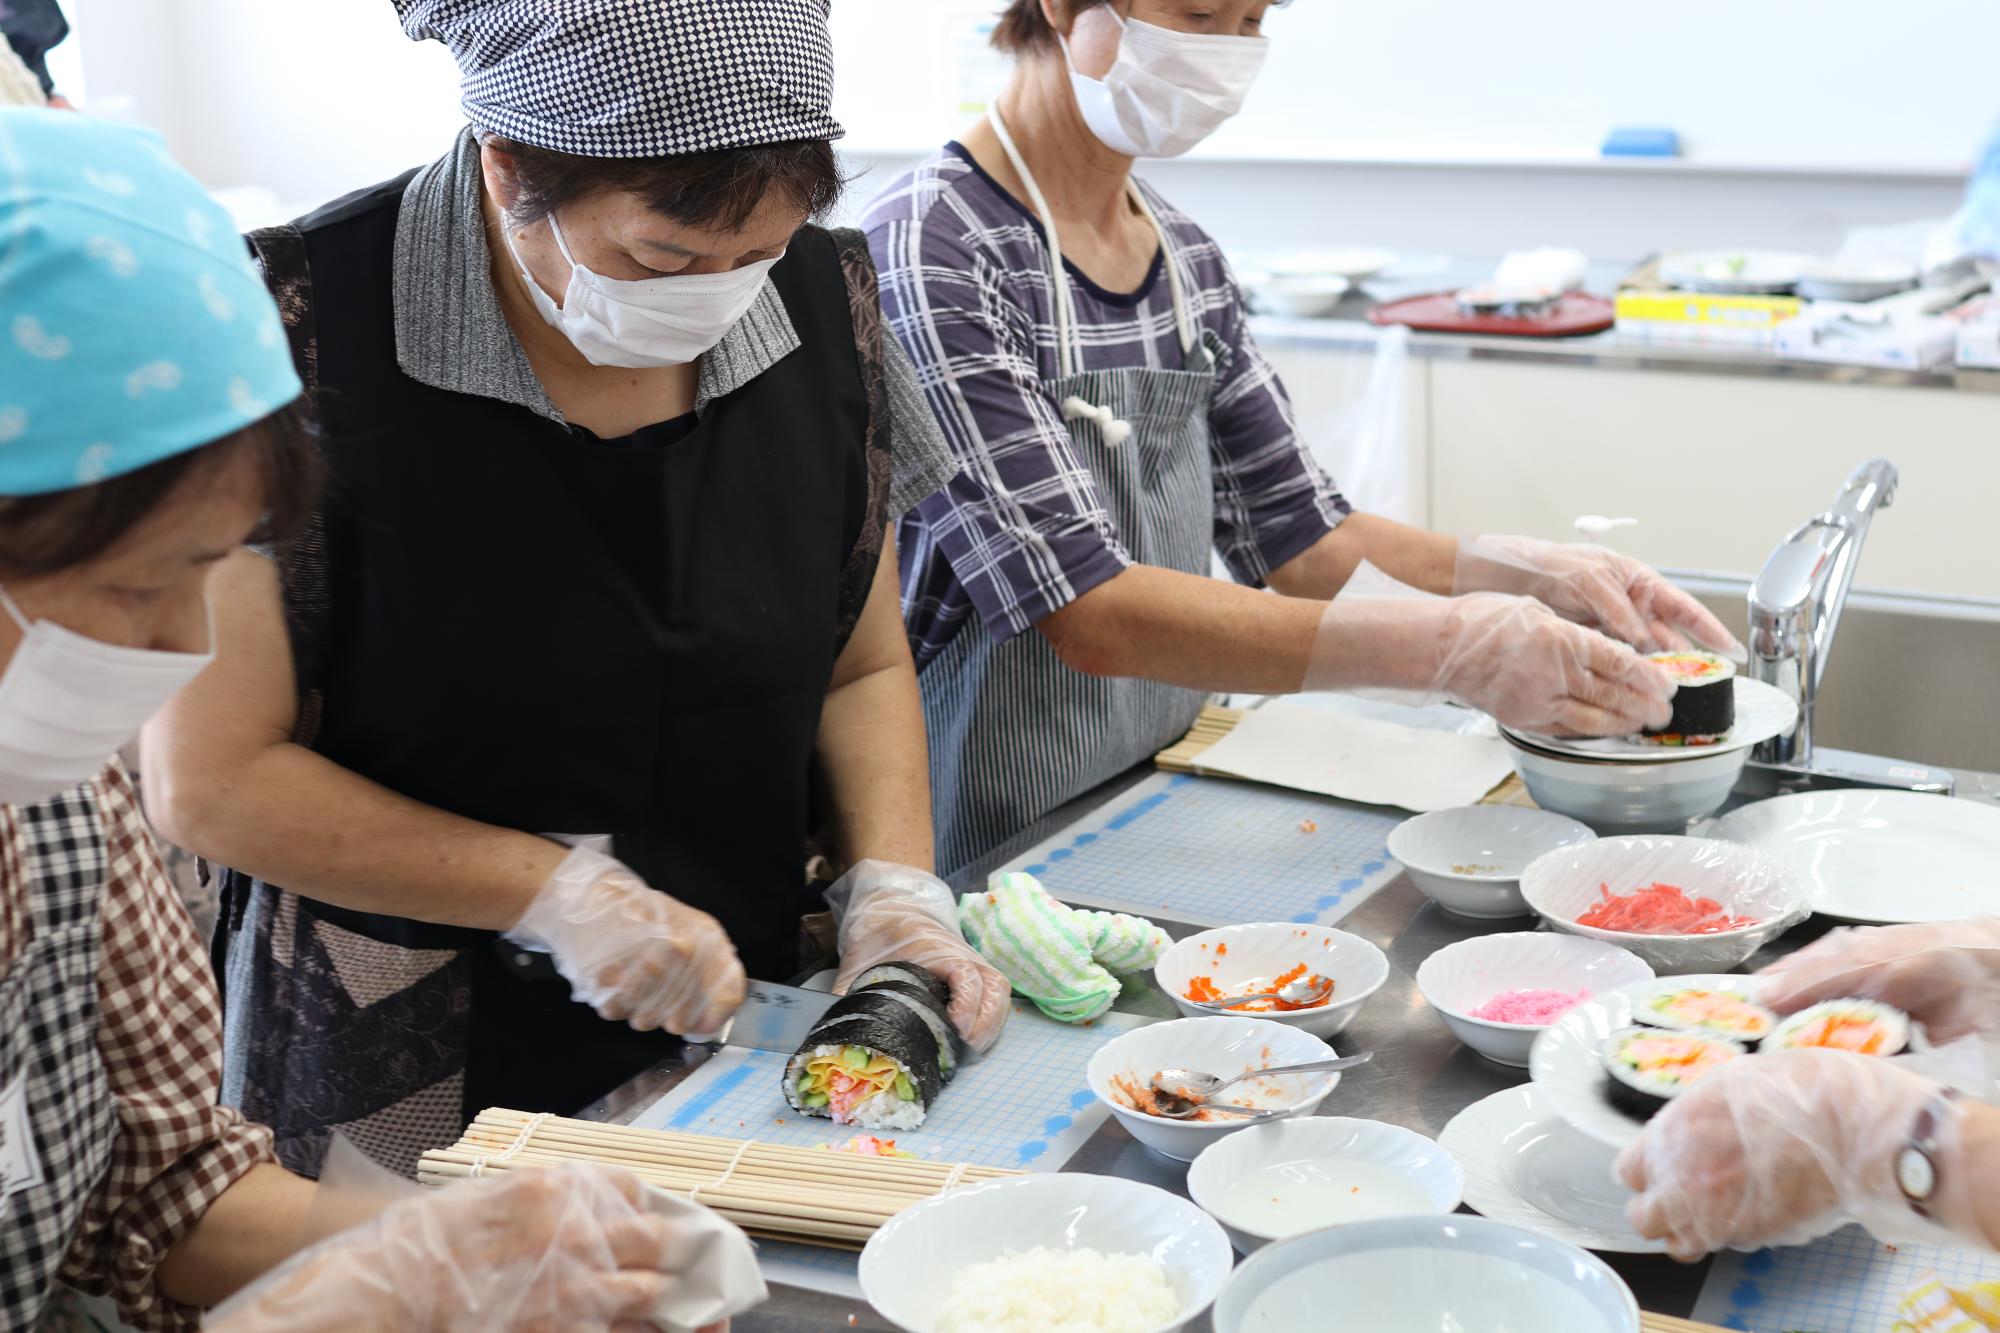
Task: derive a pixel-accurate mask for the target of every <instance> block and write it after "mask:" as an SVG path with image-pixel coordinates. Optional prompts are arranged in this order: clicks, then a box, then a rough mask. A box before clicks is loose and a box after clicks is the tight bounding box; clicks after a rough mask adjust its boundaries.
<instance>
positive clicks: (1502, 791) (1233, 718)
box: [1153, 704, 1534, 806]
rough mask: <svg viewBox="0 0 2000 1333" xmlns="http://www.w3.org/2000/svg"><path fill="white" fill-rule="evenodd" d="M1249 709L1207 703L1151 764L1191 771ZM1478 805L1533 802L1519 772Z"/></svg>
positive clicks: (1171, 769) (1530, 804)
mask: <svg viewBox="0 0 2000 1333" xmlns="http://www.w3.org/2000/svg"><path fill="white" fill-rule="evenodd" d="M1249 711H1250V710H1249V709H1247V708H1223V707H1220V706H1218V705H1216V704H1210V705H1208V706H1207V707H1206V708H1203V709H1202V710H1201V716H1200V717H1198V718H1196V719H1195V720H1194V725H1193V726H1192V727H1189V728H1188V734H1187V735H1185V736H1183V737H1181V738H1180V739H1179V740H1178V741H1175V742H1174V743H1173V744H1172V745H1170V746H1168V747H1167V748H1166V749H1164V750H1162V751H1160V752H1159V753H1158V754H1156V755H1154V756H1153V763H1154V764H1155V765H1156V766H1157V767H1159V768H1163V769H1165V770H1166V771H1167V772H1169V773H1193V772H1195V771H1196V769H1195V761H1196V760H1198V759H1200V758H1201V756H1202V755H1204V754H1206V753H1208V751H1209V749H1210V748H1211V747H1212V746H1214V745H1215V743H1216V742H1217V741H1220V740H1221V739H1222V738H1223V737H1224V736H1227V735H1228V734H1229V733H1230V732H1232V731H1234V730H1235V729H1236V724H1237V723H1238V722H1241V721H1242V720H1243V719H1244V717H1245V716H1246V715H1247V714H1248V713H1249ZM1204 776H1208V777H1218V778H1228V777H1229V775H1228V774H1226V773H1212V774H1205V775H1204ZM1480 804H1481V805H1523V806H1533V805H1534V801H1533V800H1532V799H1530V798H1529V796H1528V789H1527V788H1526V787H1524V786H1522V785H1521V778H1520V775H1519V774H1515V775H1514V776H1512V777H1509V778H1508V779H1507V780H1506V781H1505V782H1503V783H1501V784H1500V785H1499V786H1497V787H1495V788H1494V789H1493V790H1492V791H1490V792H1488V793H1487V794H1486V798H1485V799H1484V800H1483V801H1481V802H1480Z"/></svg>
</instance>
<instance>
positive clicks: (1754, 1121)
mask: <svg viewBox="0 0 2000 1333" xmlns="http://www.w3.org/2000/svg"><path fill="white" fill-rule="evenodd" d="M1920 1124H1921V1125H1922V1127H1923V1129H1924V1131H1925V1133H1924V1137H1925V1138H1927V1139H1928V1140H1929V1141H1930V1142H1932V1143H1933V1144H1935V1148H1934V1150H1933V1153H1934V1157H1935V1161H1934V1162H1933V1165H1934V1167H1935V1169H1936V1177H1937V1186H1936V1192H1935V1193H1934V1194H1933V1195H1932V1197H1931V1199H1930V1201H1929V1204H1928V1205H1927V1206H1928V1209H1929V1212H1930V1214H1931V1220H1929V1221H1926V1219H1925V1218H1924V1217H1923V1216H1922V1215H1920V1214H1919V1213H1918V1212H1917V1211H1916V1210H1915V1209H1914V1208H1912V1207H1911V1206H1910V1201H1909V1199H1908V1198H1907V1197H1906V1196H1905V1194H1904V1192H1903V1188H1902V1186H1901V1185H1900V1184H1899V1183H1898V1175H1897V1173H1898V1169H1899V1166H1900V1165H1901V1164H1902V1159H1903V1157H1904V1149H1905V1148H1906V1146H1907V1145H1908V1144H1909V1143H1910V1142H1911V1141H1912V1139H1913V1138H1915V1137H1917V1136H1918V1133H1919V1128H1920ZM1614 1170H1615V1172H1616V1174H1617V1177H1618V1179H1619V1180H1621V1181H1622V1182H1624V1184H1625V1185H1626V1186H1627V1187H1628V1188H1630V1189H1632V1190H1634V1191H1636V1193H1637V1195H1638V1197H1637V1198H1635V1199H1633V1200H1632V1201H1631V1202H1630V1203H1628V1204H1627V1205H1626V1216H1627V1218H1628V1219H1629V1220H1630V1221H1631V1223H1632V1227H1633V1229H1634V1230H1635V1231H1637V1232H1638V1233H1639V1234H1640V1235H1641V1236H1645V1237H1647V1238H1648V1239H1659V1240H1665V1241H1666V1242H1667V1247H1668V1253H1670V1254H1672V1255H1673V1256H1674V1257H1675V1258H1676V1259H1680V1260H1683V1261H1685V1262H1692V1261H1693V1260H1695V1259H1698V1258H1700V1257H1701V1256H1702V1255H1704V1254H1707V1253H1708V1252H1709V1251H1711V1250H1719V1249H1723V1248H1735V1249H1756V1248H1759V1247H1761V1246H1764V1245H1797V1244H1803V1243H1805V1242H1806V1241H1809V1240H1812V1239H1814V1238H1815V1237H1818V1236H1823V1235H1826V1234H1827V1233H1829V1232H1831V1231H1834V1230H1836V1229H1838V1228H1839V1227H1841V1226H1843V1225H1845V1224H1847V1223H1849V1222H1859V1223H1861V1224H1862V1225H1864V1226H1866V1227H1867V1228H1868V1229H1869V1230H1870V1231H1871V1232H1873V1233H1874V1234H1875V1235H1876V1236H1877V1237H1879V1238H1880V1239H1882V1240H1885V1241H1899V1240H1900V1241H1919V1240H1929V1241H1937V1240H1941V1239H1945V1238H1946V1237H1947V1236H1948V1235H1955V1236H1957V1237H1958V1238H1959V1243H1961V1244H1963V1243H1966V1242H1971V1243H1973V1244H1983V1245H1994V1244H1996V1242H2000V1206H1996V1205H1995V1204H1994V1203H1993V1202H1990V1201H1991V1200H1995V1199H2000V1110H1996V1109H1995V1108H1993V1107H1991V1106H1987V1105H1985V1104H1984V1103H1982V1102H1978V1101H1974V1100H1972V1099H1970V1098H1966V1097H1963V1096H1949V1095H1947V1094H1946V1092H1945V1089H1944V1087H1943V1085H1942V1084H1939V1083H1936V1082H1933V1081H1932V1080H1930V1079H1927V1078H1924V1077H1922V1076H1920V1075H1918V1074H1916V1073H1913V1072H1911V1071H1910V1070H1909V1069H1908V1068H1906V1067H1905V1066H1904V1065H1903V1064H1902V1063H1900V1062H1898V1061H1891V1060H1885V1059H1882V1058H1880V1057H1877V1056H1868V1055H1857V1054H1854V1053H1852V1052H1848V1051H1826V1050H1793V1051H1779V1052H1776V1053H1773V1054H1768V1055H1759V1056H1756V1057H1755V1058H1753V1059H1749V1060H1737V1061H1734V1062H1733V1063H1731V1064H1728V1065H1724V1066H1723V1067H1721V1068H1720V1069H1717V1070H1716V1071H1715V1072H1713V1073H1711V1074H1709V1075H1708V1076H1707V1077H1705V1078H1704V1079H1703V1080H1702V1081H1701V1082H1700V1083H1699V1084H1697V1085H1696V1086H1695V1087H1693V1088H1691V1089H1689V1090H1688V1091H1687V1092H1684V1093H1682V1094H1681V1095H1680V1096H1679V1097H1676V1098H1675V1099H1674V1100H1673V1102H1672V1103H1670V1104H1669V1105H1668V1106H1667V1108H1666V1109H1665V1110H1663V1111H1661V1112H1660V1113H1659V1114H1658V1115H1656V1116H1654V1117H1653V1120H1652V1122H1651V1123H1650V1124H1648V1125H1647V1127H1646V1132H1645V1133H1644V1134H1643V1135H1641V1136H1640V1138H1639V1140H1638V1141H1637V1142H1636V1143H1634V1144H1632V1145H1631V1146H1630V1147H1628V1148H1627V1149H1626V1150H1625V1151H1624V1152H1623V1153H1621V1154H1619V1157H1618V1161H1617V1164H1616V1166H1615V1168H1614ZM1982 1200H1988V1201H1989V1202H1984V1203H1982Z"/></svg>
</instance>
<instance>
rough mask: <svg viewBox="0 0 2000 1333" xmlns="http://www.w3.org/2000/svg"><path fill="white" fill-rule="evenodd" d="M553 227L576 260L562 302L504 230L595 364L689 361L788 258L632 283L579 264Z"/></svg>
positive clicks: (552, 221) (553, 317)
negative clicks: (609, 276) (551, 293)
mask: <svg viewBox="0 0 2000 1333" xmlns="http://www.w3.org/2000/svg"><path fill="white" fill-rule="evenodd" d="M549 231H550V233H551V234H552V235H554V237H555V238H556V249H558V250H560V251H561V252H562V257H563V258H564V259H565V260H567V261H568V263H569V286H568V287H567V288H565V289H564V291H563V300H562V304H561V305H560V306H558V305H557V304H556V303H555V301H554V300H553V299H551V298H550V296H549V294H548V293H547V292H545V291H543V290H542V285H541V284H540V283H539V282H536V281H535V275H534V274H532V273H530V272H528V266H527V265H526V264H523V263H522V262H521V255H520V252H519V251H517V250H515V249H514V238H513V234H512V233H511V232H510V231H508V230H507V228H506V227H504V226H503V227H502V228H501V233H502V235H503V236H504V237H505V238H506V241H507V249H508V252H509V253H511V254H512V255H513V256H514V264H515V266H516V267H518V268H519V269H520V270H521V277H522V278H523V279H525V280H526V281H527V284H528V297H529V299H530V300H532V301H533V302H534V303H535V309H536V310H538V311H540V312H541V316H542V318H543V319H545V320H547V321H548V322H549V323H550V324H551V325H553V326H554V327H556V328H558V329H560V330H562V333H563V336H564V337H566V338H568V339H569V340H570V342H572V343H573V344H575V346H576V350H577V351H579V352H581V353H583V359H584V360H586V361H588V362H590V364H591V365H593V366H627V367H631V368H634V369H637V368H640V367H647V366H684V365H686V364H687V363H688V362H690V361H693V360H695V359H697V358H698V357H700V356H701V354H702V353H703V352H706V351H708V350H709V349H710V348H711V347H714V346H715V345H716V344H717V343H719V342H721V341H722V335H723V334H725V333H727V332H729V330H730V329H731V328H732V327H734V326H735V324H736V321H737V320H739V319H741V318H743V316H744V315H745V314H746V313H748V312H749V309H750V307H751V306H753V305H755V304H756V303H757V296H758V294H759V293H760V292H762V291H763V290H764V278H765V275H766V274H768V273H770V271H771V266H772V265H773V264H775V263H777V262H778V261H779V260H780V259H783V258H784V255H782V254H778V255H773V256H772V257H771V258H769V259H761V260H759V261H757V262H756V263H754V264H745V265H744V266H743V267H742V268H736V269H731V270H729V271H728V272H727V273H675V274H670V275H668V276H666V277H663V278H643V279H640V280H638V281H632V280H629V279H623V278H607V277H605V276H603V275H602V274H599V273H593V272H591V271H590V270H589V269H587V268H585V267H584V266H583V265H581V264H579V263H577V262H576V258H575V256H573V255H571V254H570V252H569V242H567V241H565V240H564V239H563V234H562V227H561V226H560V225H559V224H558V223H557V222H556V218H555V214H553V213H551V214H549Z"/></svg>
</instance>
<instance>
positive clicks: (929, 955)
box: [826, 861, 1011, 1052]
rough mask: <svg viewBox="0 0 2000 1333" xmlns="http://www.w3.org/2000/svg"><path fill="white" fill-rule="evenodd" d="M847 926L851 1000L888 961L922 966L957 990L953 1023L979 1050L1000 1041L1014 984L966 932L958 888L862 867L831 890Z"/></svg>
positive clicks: (840, 984) (912, 873) (883, 865)
mask: <svg viewBox="0 0 2000 1333" xmlns="http://www.w3.org/2000/svg"><path fill="white" fill-rule="evenodd" d="M826 900H827V902H828V904H829V905H831V906H832V908H833V913H834V915H835V916H836V917H837V918H839V921H840V976H839V978H838V980H836V981H835V982H834V986H833V989H834V991H835V993H837V994H840V995H845V994H847V988H848V987H849V986H852V985H853V984H854V983H855V981H856V979H858V978H859V977H860V976H861V974H862V973H863V972H866V971H867V970H868V969H869V968H871V967H874V966H876V965H878V964H881V963H892V962H903V963H915V964H916V965H917V966H918V967H921V968H924V969H925V970H927V971H929V972H932V973H935V974H936V975H937V976H939V977H941V978H943V979H944V982H945V984H946V985H947V986H949V987H950V988H951V1021H952V1026H954V1027H956V1028H957V1029H958V1034H959V1036H961V1037H963V1038H965V1043H966V1045H968V1046H970V1047H971V1048H972V1049H973V1050H975V1051H982V1052H983V1051H986V1050H989V1049H991V1047H992V1045H993V1043H994V1042H996V1041H998V1040H999V1039H1000V1029H1001V1028H1002V1027H1004V1026H1006V1023H1007V1015H1008V1013H1009V1012H1010V1009H1009V1004H1008V993H1009V991H1010V990H1011V987H1010V986H1009V985H1008V984H1007V978H1005V977H1003V976H1001V975H1000V973H999V972H997V971H995V970H994V968H993V967H992V965H991V964H989V963H988V962H987V961H986V960H985V959H984V958H981V957H980V956H979V954H978V952H977V951H976V950H974V949H973V947H972V946H971V945H969V944H967V943H966V942H965V937H964V936H963V935H961V934H959V933H958V909H957V904H956V903H954V902H953V901H952V896H951V890H950V889H949V888H948V887H946V885H945V882H944V881H943V880H941V879H939V878H938V877H937V876H936V875H931V874H926V873H925V872H924V871H921V870H916V869H913V868H911V867H910V866H899V865H896V864H894V863H893V862H890V861H862V862H860V863H858V864H857V865H855V867H854V868H853V869H852V870H849V871H848V872H847V873H846V874H845V875H842V876H841V877H840V880H839V882H837V883H836V884H835V885H834V886H833V887H832V888H830V889H828V890H827V891H826Z"/></svg>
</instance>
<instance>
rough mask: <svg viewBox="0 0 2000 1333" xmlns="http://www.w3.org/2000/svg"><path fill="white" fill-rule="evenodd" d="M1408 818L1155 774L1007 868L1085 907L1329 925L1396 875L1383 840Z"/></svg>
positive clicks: (1183, 917)
mask: <svg viewBox="0 0 2000 1333" xmlns="http://www.w3.org/2000/svg"><path fill="white" fill-rule="evenodd" d="M1407 817H1408V816H1406V815H1404V814H1402V813H1401V812H1400V811H1385V810H1380V809H1377V808H1375V807H1373V806H1366V805H1355V804H1353V803H1352V802H1349V801H1338V800H1335V799H1333V798H1332V797H1329V796H1312V795H1308V794H1306V793H1304V792H1296V791H1288V790H1286V789H1283V788H1279V787H1261V786H1257V785H1255V784H1253V783H1248V782H1235V781H1231V780H1229V779H1227V778H1200V777H1193V776H1190V775H1188V774H1171V773H1157V774H1154V775H1153V776H1152V777H1149V778H1147V779H1146V780H1145V781H1143V782H1141V783H1139V784H1138V785H1137V786H1136V787H1133V788H1132V790H1130V791H1128V792H1126V793H1125V794H1124V795H1123V796H1121V797H1119V798H1118V799H1117V800H1116V801H1114V802H1112V803H1111V804H1110V805H1109V806H1107V807H1105V808H1104V809H1103V810H1098V811H1094V812H1092V813H1091V814H1090V815H1088V816H1087V817H1085V818H1084V819H1082V820H1079V821H1078V822H1077V823H1075V824H1072V825H1071V826H1070V827H1069V828H1067V829H1064V830H1063V831H1062V832H1061V833H1058V834H1057V835H1056V836H1055V837H1053V838H1051V839H1049V841H1047V842H1045V843H1043V844H1042V845H1041V846H1039V847H1037V848H1035V849H1034V850H1033V851H1031V852H1029V853H1028V854H1027V855H1025V856H1023V857H1020V858H1019V859H1017V860H1016V861H1014V862H1013V863H1012V864H1010V865H1009V866H1008V867H1007V869H1009V870H1022V871H1026V872H1027V873H1028V874H1030V875H1033V876H1034V877H1035V878H1036V879H1039V880H1040V881H1041V882H1042V884H1043V886H1044V887H1045V888H1047V889H1048V891H1049V892H1050V893H1052V894H1054V895H1055V896H1056V897H1057V898H1060V899H1061V900H1062V901H1064V902H1066V903H1073V904H1076V905H1078V906H1082V907H1101V908H1105V909H1108V910H1110V911H1114V912H1132V913H1135V914H1136V915H1139V916H1143V917H1150V918H1154V919H1165V920H1168V921H1184V922H1186V923H1188V924H1189V925H1196V926H1230V925H1236V924H1239V923H1241V922H1245V921H1296V922H1299V923H1300V924H1306V923H1317V924H1320V925H1331V924H1332V923H1333V922H1335V921H1338V920H1339V919H1340V918H1341V917H1343V916H1346V915H1347V914H1348V913H1349V912H1351V911H1353V910H1354V909H1355V908H1356V907H1359V906H1360V905H1361V904H1362V903H1363V902H1364V901H1366V899H1367V898H1368V897H1369V895H1370V894H1372V893H1374V892H1375V891H1376V890H1377V889H1380V888H1381V887H1382V886H1383V885H1385V884H1387V883H1389V882H1390V881H1391V880H1393V879H1395V878H1396V876H1397V875H1398V874H1400V873H1402V867H1401V866H1399V865H1397V864H1396V862H1395V861H1394V860H1393V859H1392V858H1391V857H1390V855H1389V848H1388V839H1389V830H1390V829H1393V828H1395V827H1396V825H1398V824H1400V823H1401V822H1402V821H1403V820H1404V819H1406V818H1407ZM1308 830H1310V831H1308Z"/></svg>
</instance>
